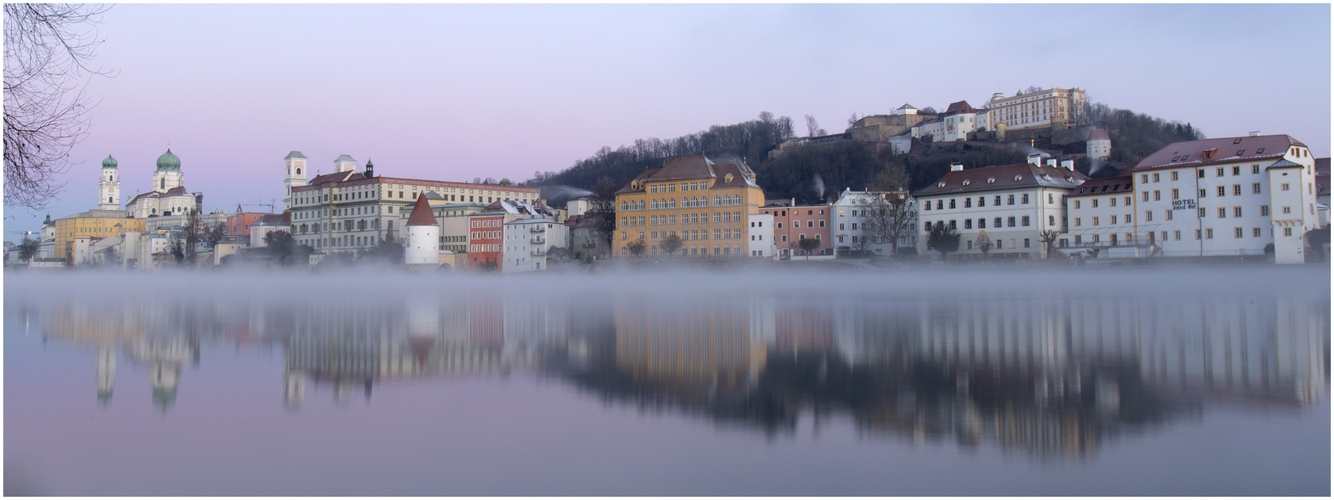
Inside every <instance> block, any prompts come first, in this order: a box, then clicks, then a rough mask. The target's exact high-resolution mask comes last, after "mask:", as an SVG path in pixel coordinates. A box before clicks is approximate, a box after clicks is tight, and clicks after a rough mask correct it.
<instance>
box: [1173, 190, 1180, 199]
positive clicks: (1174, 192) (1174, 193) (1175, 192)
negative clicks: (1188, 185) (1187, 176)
mask: <svg viewBox="0 0 1334 500" xmlns="http://www.w3.org/2000/svg"><path fill="white" fill-rule="evenodd" d="M1172 199H1174V200H1179V199H1181V190H1180V189H1177V188H1172Z"/></svg>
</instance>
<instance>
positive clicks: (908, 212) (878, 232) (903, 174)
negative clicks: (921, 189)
mask: <svg viewBox="0 0 1334 500" xmlns="http://www.w3.org/2000/svg"><path fill="white" fill-rule="evenodd" d="M911 185H912V176H910V175H909V174H908V171H907V170H906V169H904V168H903V167H901V166H898V165H885V166H884V167H883V168H882V169H881V171H880V173H879V174H876V177H875V179H874V180H873V181H871V185H870V188H871V191H874V192H878V193H877V194H874V195H870V196H865V197H862V198H859V199H858V200H857V206H858V207H859V210H861V212H862V214H863V216H862V239H861V241H862V244H863V245H868V244H872V243H874V244H877V245H883V244H885V243H889V244H890V245H891V248H892V249H893V251H892V253H891V255H893V254H897V253H898V251H899V240H901V239H903V237H904V236H905V235H907V234H908V232H909V231H911V230H912V229H913V225H914V224H915V220H914V219H916V216H917V201H916V199H914V198H913V197H912V195H910V194H909V191H908V190H909V187H910V186H911Z"/></svg>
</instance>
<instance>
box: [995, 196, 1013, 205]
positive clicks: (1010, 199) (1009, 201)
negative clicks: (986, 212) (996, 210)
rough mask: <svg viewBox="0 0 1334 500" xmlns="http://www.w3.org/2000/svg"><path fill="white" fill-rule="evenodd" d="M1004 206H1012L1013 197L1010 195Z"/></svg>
mask: <svg viewBox="0 0 1334 500" xmlns="http://www.w3.org/2000/svg"><path fill="white" fill-rule="evenodd" d="M997 204H998V205H999V203H997ZM1005 204H1006V205H1013V204H1014V195H1010V196H1009V197H1008V199H1007V200H1006V203H1005Z"/></svg>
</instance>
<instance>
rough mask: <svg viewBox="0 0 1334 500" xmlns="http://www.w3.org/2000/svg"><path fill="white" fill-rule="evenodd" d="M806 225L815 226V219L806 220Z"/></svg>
mask: <svg viewBox="0 0 1334 500" xmlns="http://www.w3.org/2000/svg"><path fill="white" fill-rule="evenodd" d="M806 227H815V221H813V220H808V221H806Z"/></svg>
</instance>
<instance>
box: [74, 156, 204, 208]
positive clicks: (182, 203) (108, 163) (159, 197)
mask: <svg viewBox="0 0 1334 500" xmlns="http://www.w3.org/2000/svg"><path fill="white" fill-rule="evenodd" d="M115 170H116V159H115V158H112V157H110V156H107V159H105V160H102V179H103V180H102V185H103V187H102V189H101V196H102V200H106V201H99V205H102V206H111V209H112V210H114V209H115V207H117V206H119V202H117V201H115V200H116V198H118V197H119V192H120V181H116V180H115V178H116V174H115ZM113 203H114V204H115V205H114V206H112V204H113ZM199 209H200V207H199V204H198V201H197V200H196V198H195V196H194V195H192V194H190V192H189V191H186V190H185V175H184V174H182V173H181V159H180V158H177V157H176V155H175V154H172V152H171V148H167V152H166V153H163V154H162V156H159V157H158V159H157V170H155V171H153V185H152V187H151V188H150V190H149V192H147V193H142V194H137V195H135V196H134V198H130V201H128V202H126V203H125V211H126V212H129V214H130V217H132V218H135V219H145V218H148V217H154V216H168V215H185V214H189V213H190V212H191V211H195V212H198V211H199Z"/></svg>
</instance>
